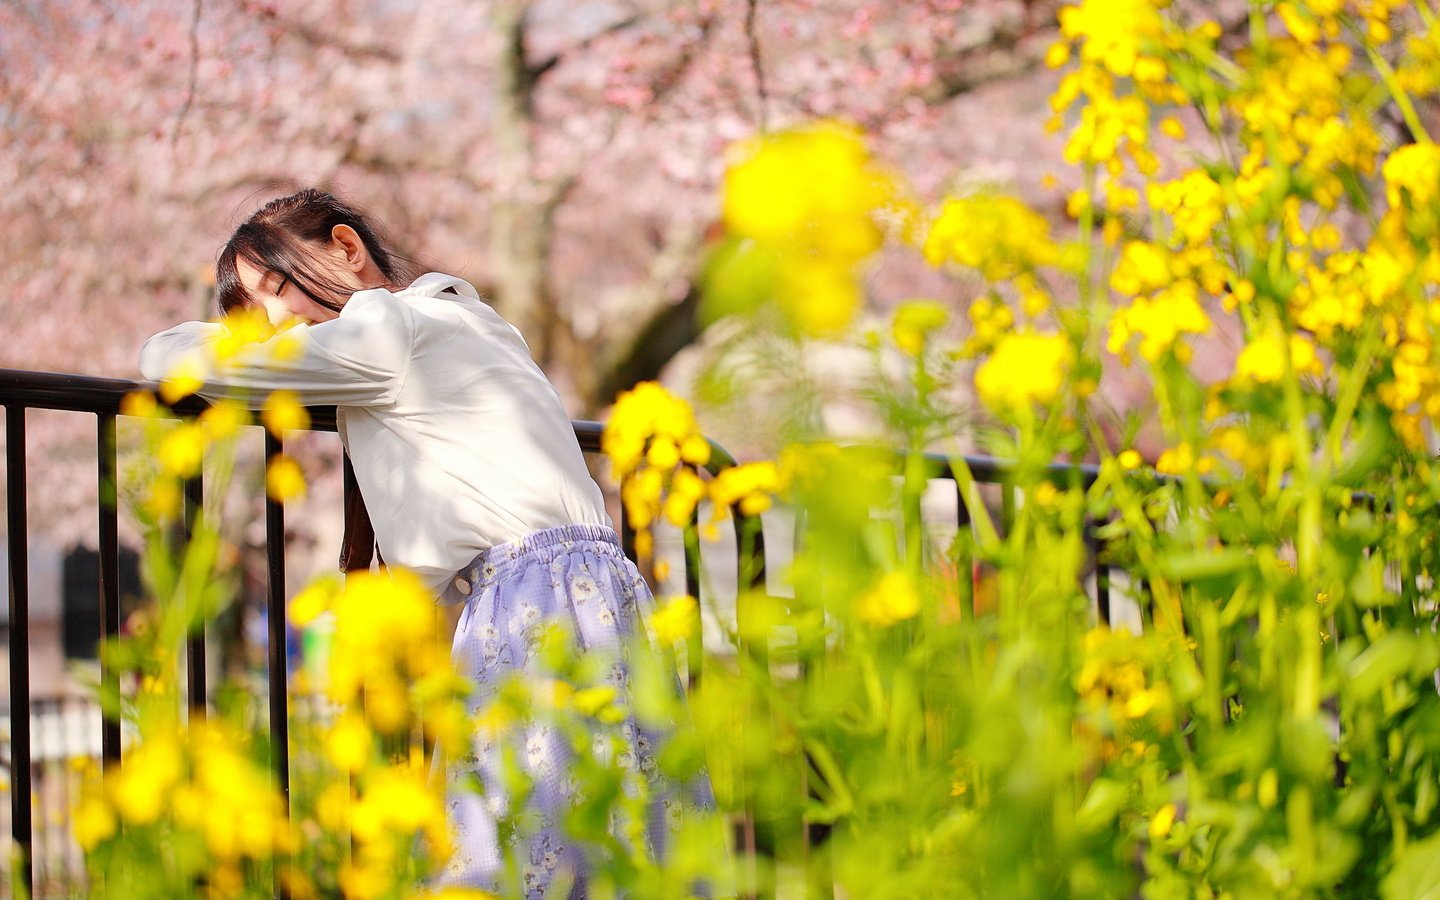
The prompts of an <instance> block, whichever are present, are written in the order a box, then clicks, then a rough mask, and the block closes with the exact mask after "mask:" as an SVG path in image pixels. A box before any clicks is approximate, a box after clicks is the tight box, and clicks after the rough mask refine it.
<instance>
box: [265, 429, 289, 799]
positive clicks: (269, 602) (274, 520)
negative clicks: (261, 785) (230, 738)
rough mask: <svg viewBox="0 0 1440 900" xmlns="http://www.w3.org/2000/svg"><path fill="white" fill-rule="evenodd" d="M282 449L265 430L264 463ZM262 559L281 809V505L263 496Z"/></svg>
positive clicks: (285, 769) (285, 791) (285, 739)
mask: <svg viewBox="0 0 1440 900" xmlns="http://www.w3.org/2000/svg"><path fill="white" fill-rule="evenodd" d="M283 450H284V445H283V444H282V443H281V441H280V439H279V438H277V437H276V436H275V435H274V434H272V433H271V432H270V431H269V430H268V429H267V430H266V432H265V460H266V464H267V465H268V464H269V463H271V462H273V461H274V460H275V457H276V456H278V455H279V454H280V453H281V452H282V451H283ZM265 559H266V562H267V563H268V569H269V579H268V584H267V586H266V605H265V609H266V614H267V615H266V617H267V620H268V623H269V627H270V634H269V638H270V640H269V645H270V646H269V656H268V661H269V665H268V666H267V667H266V669H267V677H268V684H269V694H270V736H271V740H272V741H273V742H274V744H273V748H272V750H271V754H272V757H273V763H274V766H275V780H276V784H277V785H278V786H279V788H280V796H281V798H282V799H283V801H284V803H285V809H286V810H287V811H288V810H289V809H290V728H289V718H288V717H289V703H288V699H289V696H288V695H289V690H288V688H289V685H288V684H287V680H288V679H287V677H286V676H287V672H286V659H285V649H286V648H285V507H284V506H283V505H282V504H281V503H280V502H279V501H278V500H276V499H275V498H273V497H271V496H269V495H268V494H267V495H266V497H265Z"/></svg>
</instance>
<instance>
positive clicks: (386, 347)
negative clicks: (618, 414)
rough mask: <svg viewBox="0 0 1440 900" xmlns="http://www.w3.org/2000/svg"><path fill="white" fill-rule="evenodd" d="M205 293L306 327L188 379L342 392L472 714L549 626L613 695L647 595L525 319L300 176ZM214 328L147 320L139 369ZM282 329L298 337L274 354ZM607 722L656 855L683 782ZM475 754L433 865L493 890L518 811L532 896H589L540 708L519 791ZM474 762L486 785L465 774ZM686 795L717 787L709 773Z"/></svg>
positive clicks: (369, 471)
mask: <svg viewBox="0 0 1440 900" xmlns="http://www.w3.org/2000/svg"><path fill="white" fill-rule="evenodd" d="M217 294H218V299H219V303H220V307H221V309H222V311H224V312H225V313H227V314H228V313H231V312H234V311H236V310H240V309H246V308H255V307H263V308H264V309H265V310H266V312H267V314H268V315H269V317H270V319H271V321H272V322H273V323H275V324H276V325H278V326H283V325H286V324H287V323H291V322H293V321H294V320H299V323H300V324H299V325H297V326H295V328H291V329H289V330H286V331H285V332H284V333H283V336H278V337H276V338H272V339H271V341H269V342H266V343H263V344H258V345H256V346H254V347H253V348H251V349H249V350H248V351H247V352H245V353H243V354H241V355H240V356H239V357H238V358H236V359H234V360H230V361H227V362H225V363H224V364H222V365H217V366H216V367H215V371H214V372H213V374H212V375H211V376H209V377H208V378H207V381H206V384H205V387H204V388H202V389H201V391H200V393H201V394H203V395H206V396H209V397H233V398H239V399H242V400H244V401H246V402H248V403H251V404H252V405H258V404H260V403H262V402H263V400H264V398H265V396H266V395H267V394H268V393H269V392H271V391H275V390H281V389H284V390H290V391H294V392H296V393H297V394H299V396H300V398H301V400H302V402H304V403H306V404H310V405H320V404H332V403H333V404H335V405H336V407H337V415H336V420H337V423H338V426H339V432H340V437H341V440H342V442H343V443H344V445H345V448H346V451H347V452H348V453H349V455H350V458H351V460H352V461H353V464H354V470H355V479H356V482H357V484H358V486H359V489H360V493H361V495H362V496H363V497H364V499H365V505H366V506H368V507H369V509H371V510H373V511H375V512H376V513H377V515H376V516H374V535H375V538H376V543H377V544H378V547H379V550H380V553H381V555H382V557H383V558H384V560H385V561H386V562H387V563H388V564H390V565H395V566H404V567H406V568H409V569H411V570H413V571H415V572H416V573H418V574H419V575H420V576H421V577H422V578H424V579H425V580H426V582H427V583H428V584H429V585H430V587H431V588H432V589H433V590H434V592H435V594H436V596H437V598H439V599H440V601H441V602H443V603H454V604H459V603H463V604H464V610H463V612H462V614H461V616H460V619H459V624H458V626H457V629H456V633H455V639H454V645H453V651H452V657H453V659H454V661H455V663H456V667H457V669H458V670H459V672H460V674H461V675H463V676H465V677H467V678H469V679H471V680H472V681H473V682H474V683H475V684H476V685H477V689H476V693H475V696H474V698H473V702H472V711H476V712H478V711H480V710H483V709H485V708H487V707H488V705H489V702H490V700H491V699H492V697H493V695H494V692H495V690H496V689H497V688H498V687H499V686H500V685H501V684H502V683H503V681H505V680H506V679H507V678H509V677H511V676H512V675H515V674H517V673H518V674H520V675H521V676H524V675H526V674H527V673H531V672H538V670H537V669H536V667H537V666H538V665H539V663H538V662H537V661H536V659H535V653H534V651H535V647H536V646H537V645H538V644H539V637H540V635H541V634H542V633H543V631H544V630H546V629H548V628H549V627H550V626H552V625H555V624H559V625H561V626H562V627H563V629H564V630H565V631H566V632H567V633H569V634H570V635H571V637H572V638H573V640H574V641H575V643H576V648H575V649H576V650H577V651H583V652H584V653H587V654H605V655H606V656H608V657H613V659H614V661H615V664H614V665H612V666H611V668H610V672H611V675H610V678H611V681H612V683H613V684H614V686H615V687H616V689H617V691H619V692H620V694H621V697H622V700H623V698H624V696H625V694H624V692H625V689H626V688H627V687H628V684H627V682H628V677H629V675H628V668H629V667H628V654H629V653H631V652H634V650H633V648H634V646H636V645H635V644H634V642H633V641H632V640H631V638H632V637H633V636H635V635H642V634H643V625H642V613H643V610H644V609H645V608H648V604H650V603H651V600H652V598H651V597H650V593H649V590H648V588H647V587H646V585H645V582H644V580H643V579H642V578H641V576H640V574H639V573H638V572H637V571H636V569H635V567H634V565H633V564H632V563H631V562H630V561H629V560H628V559H626V557H625V556H624V554H623V553H622V552H621V549H620V544H619V541H618V540H617V538H616V536H615V532H614V531H613V529H612V527H611V524H610V520H609V518H608V516H607V514H606V512H605V508H604V502H603V498H602V495H601V492H600V489H599V487H598V486H597V485H596V484H595V482H594V481H593V479H591V477H590V475H589V472H588V471H587V469H586V467H585V462H584V459H583V457H582V455H581V452H580V448H579V445H578V444H577V442H576V440H575V434H574V431H573V429H572V426H571V424H570V420H569V418H568V416H567V414H566V412H565V410H564V407H563V406H562V404H561V402H560V398H559V396H558V395H557V394H556V392H555V389H554V388H553V387H552V386H551V385H550V383H549V382H548V381H547V380H546V378H545V376H544V374H543V373H542V372H541V371H540V369H539V367H538V366H537V365H536V364H535V362H534V361H533V360H532V359H531V358H530V353H529V350H528V348H527V347H526V345H525V341H524V339H523V338H522V337H521V336H520V333H519V332H518V331H517V330H516V329H515V328H514V327H513V326H511V325H510V324H509V323H507V322H506V321H505V320H504V319H502V318H501V317H500V316H499V315H498V314H497V313H496V312H495V311H494V310H493V309H491V308H490V307H489V306H487V305H486V304H485V303H483V302H481V301H480V298H479V295H478V294H477V293H476V291H475V289H474V288H473V287H471V286H470V284H468V283H467V282H465V281H463V280H461V279H459V278H455V277H453V276H450V275H444V274H439V273H433V272H432V273H430V274H427V275H423V276H421V277H420V278H418V279H415V280H413V281H410V280H409V279H408V277H407V273H406V272H405V270H404V264H403V262H402V261H401V259H400V257H399V256H398V255H397V254H396V253H395V252H394V251H393V250H392V249H391V248H390V246H389V245H388V243H387V242H386V241H385V240H384V239H383V238H382V237H381V236H380V232H379V230H378V229H377V228H376V227H375V225H374V223H372V222H371V221H370V219H369V218H368V217H367V216H365V215H364V214H363V213H361V212H360V211H359V210H357V209H355V208H353V207H351V206H349V205H348V204H346V203H344V202H342V201H340V200H339V199H337V198H335V197H334V196H332V195H330V194H327V193H325V192H322V191H319V190H313V189H310V190H303V191H300V192H298V193H296V194H293V195H291V196H288V197H282V198H279V199H277V200H274V201H271V202H270V203H268V204H266V205H265V206H264V207H263V208H261V209H260V210H259V211H257V212H256V213H255V214H254V215H253V216H251V217H250V219H249V220H248V221H246V222H245V223H244V224H242V225H241V226H240V227H239V228H238V229H237V230H236V232H235V234H234V235H233V236H232V237H231V238H230V240H229V242H227V243H226V245H225V247H224V249H223V250H222V251H221V253H220V257H219V261H218V263H217ZM223 328H224V326H223V325H222V324H216V323H205V322H186V323H183V324H181V325H177V326H175V327H174V328H171V329H169V330H167V331H164V332H162V333H160V334H157V335H155V336H154V337H152V338H150V339H149V340H148V341H147V342H146V343H145V346H144V347H143V349H142V350H141V353H140V367H141V370H142V372H143V373H144V374H145V376H146V377H147V378H150V379H157V380H158V379H161V378H163V377H165V375H166V374H167V373H168V372H170V371H173V369H174V367H175V366H177V365H180V364H182V363H183V361H184V360H185V359H186V358H187V357H190V356H192V355H196V354H204V353H205V352H206V349H207V346H208V345H209V344H210V342H211V341H213V340H214V339H215V338H216V337H217V336H218V335H219V334H220V332H221V331H222V330H223ZM297 336H298V339H297ZM278 341H283V342H284V343H285V345H286V346H290V347H293V348H294V349H293V350H291V351H289V352H277V350H278V345H277V343H276V342H278ZM357 515H363V510H362V511H360V512H358V513H357V511H355V510H347V518H355V517H356V516H357ZM355 524H356V523H354V522H351V521H347V534H349V535H352V536H353V535H354V534H357V533H359V532H360V531H361V530H362V529H359V528H357V527H355ZM638 646H640V647H641V648H647V647H648V645H647V644H645V643H644V642H643V641H642V642H641V643H640V644H639V645H638ZM641 652H648V651H647V650H646V649H642V650H641ZM676 689H677V690H678V680H677V682H676ZM617 733H618V734H620V735H622V740H623V741H624V749H623V750H622V751H621V752H620V753H619V756H618V758H620V759H621V760H623V761H625V762H626V764H627V765H628V766H629V767H631V768H632V769H633V770H634V771H636V772H638V773H640V775H641V776H642V777H643V778H644V779H645V780H646V781H647V782H648V784H649V796H650V797H651V798H653V799H652V802H651V803H650V804H649V807H648V823H647V824H648V828H647V829H646V838H647V839H648V841H649V843H650V846H649V848H647V849H648V850H649V851H650V852H652V853H656V854H660V853H663V852H664V847H665V842H666V837H667V835H668V833H670V831H671V830H672V828H673V825H674V824H675V823H676V820H677V813H678V811H679V809H680V805H681V804H680V800H679V797H678V793H677V791H676V790H675V787H674V786H673V785H670V784H669V783H668V782H667V781H666V779H665V778H664V777H663V776H662V775H661V774H660V773H659V771H658V768H657V767H656V765H655V761H654V752H655V749H656V736H655V735H654V734H652V733H648V732H647V731H646V730H645V729H643V728H641V727H639V726H638V725H637V723H636V722H635V721H634V719H633V718H630V719H628V720H627V721H625V722H624V723H622V724H621V725H620V727H619V728H618V729H617ZM474 751H475V752H474V753H473V754H472V755H471V756H470V757H469V758H468V759H467V760H461V761H458V762H456V763H454V764H452V765H451V766H450V771H449V775H448V779H447V798H446V802H447V807H448V810H449V814H450V817H451V822H452V826H453V828H454V830H455V832H456V838H457V842H456V846H457V848H458V849H457V851H456V853H455V857H454V859H452V861H451V864H450V866H449V869H448V871H447V873H446V874H445V876H444V883H447V884H457V885H471V886H476V887H482V888H488V889H491V890H497V889H499V888H500V887H501V885H500V883H499V882H500V879H501V876H502V873H503V871H504V862H503V860H504V852H503V851H502V849H501V847H500V846H499V843H498V839H497V822H498V821H500V820H501V819H503V818H505V817H521V818H526V819H528V820H529V821H532V822H533V823H534V824H535V827H534V828H533V829H527V833H526V834H525V835H524V836H523V837H522V836H520V835H518V834H517V836H516V839H515V846H514V847H513V848H512V851H513V852H514V853H515V854H517V855H518V857H519V863H520V866H521V869H522V877H523V881H524V890H525V893H526V895H527V896H534V897H539V896H541V895H542V894H543V893H544V892H545V891H546V889H547V887H548V886H549V885H550V884H551V883H552V882H556V883H565V882H567V881H568V882H570V883H571V884H572V885H573V889H572V895H574V896H583V895H584V893H585V884H586V877H587V864H586V859H585V857H584V854H582V853H581V852H580V850H579V848H577V847H575V846H574V845H573V844H572V842H571V841H569V840H568V839H567V837H566V836H565V834H564V831H563V828H562V817H563V814H564V812H565V811H566V809H567V808H568V807H569V806H570V805H571V804H572V802H573V801H574V799H575V798H574V796H573V795H574V791H575V787H574V784H573V780H572V779H570V778H569V777H568V768H569V760H570V759H571V758H572V754H571V750H570V749H569V744H568V742H567V741H566V740H564V739H563V736H562V735H559V734H557V733H555V732H554V731H553V730H551V729H549V728H547V727H545V726H535V727H532V728H529V729H527V731H526V740H525V746H524V748H523V752H522V753H520V754H519V758H520V760H521V761H522V765H523V766H524V767H525V768H526V770H527V773H528V775H529V776H530V778H531V780H532V783H533V785H534V787H533V789H532V790H531V791H530V792H529V794H528V800H527V801H526V803H527V806H526V808H525V809H524V810H520V809H515V808H511V804H510V801H509V798H507V797H506V796H505V793H504V790H503V786H502V785H503V782H502V778H501V774H502V773H501V767H500V748H499V747H497V746H496V745H494V744H493V743H491V742H489V741H487V740H485V739H484V738H477V739H476V743H475V747H474ZM476 776H478V777H479V781H480V783H482V784H483V786H484V790H483V795H482V793H477V792H476V791H475V790H473V789H472V788H470V787H468V786H467V785H472V784H474V783H475V779H476ZM691 792H693V795H694V796H693V798H692V799H693V800H694V802H696V803H698V804H699V805H701V806H710V805H713V800H712V799H711V796H710V791H709V785H708V781H705V780H704V779H703V778H701V779H699V780H698V782H697V783H695V784H691V785H688V786H687V793H691ZM522 814H523V815H522Z"/></svg>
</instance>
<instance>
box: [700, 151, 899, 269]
mask: <svg viewBox="0 0 1440 900" xmlns="http://www.w3.org/2000/svg"><path fill="white" fill-rule="evenodd" d="M893 192H894V186H893V181H892V179H891V177H890V176H889V175H888V174H887V173H885V172H884V171H883V170H882V169H880V168H879V167H878V166H877V165H876V164H875V162H874V160H873V159H872V158H871V156H870V151H869V149H868V148H867V147H866V146H865V141H864V138H863V136H862V134H861V133H860V132H859V130H858V129H855V128H853V127H850V126H848V125H843V124H841V123H838V122H817V123H815V124H812V125H809V126H805V127H801V128H796V129H792V130H790V131H784V132H780V133H778V134H769V135H764V136H762V137H758V138H755V139H752V140H749V141H745V142H742V143H740V144H738V145H736V147H734V148H733V150H732V161H731V164H730V167H729V168H728V169H727V170H726V173H725V184H724V201H723V209H722V214H723V216H724V220H725V225H726V227H727V228H728V229H729V230H730V232H731V233H732V234H735V235H739V236H741V237H748V238H752V239H754V240H757V241H760V242H762V243H766V244H771V245H776V246H780V247H788V248H793V249H794V250H797V251H803V252H807V253H811V254H815V255H819V256H824V257H833V258H838V259H842V260H848V261H851V262H854V261H857V260H859V259H862V258H864V257H865V256H868V255H869V254H870V253H872V252H874V251H875V250H876V249H878V248H879V246H880V242H881V238H882V234H881V231H880V228H879V226H878V225H877V223H876V221H875V218H874V215H873V213H874V211H875V210H877V209H879V208H880V207H882V206H884V205H885V204H886V203H887V202H888V201H889V200H890V198H891V197H892V195H893Z"/></svg>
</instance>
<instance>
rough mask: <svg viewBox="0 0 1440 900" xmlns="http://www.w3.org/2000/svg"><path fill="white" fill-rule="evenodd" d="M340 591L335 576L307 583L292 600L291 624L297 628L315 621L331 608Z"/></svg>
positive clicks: (290, 608)
mask: <svg viewBox="0 0 1440 900" xmlns="http://www.w3.org/2000/svg"><path fill="white" fill-rule="evenodd" d="M339 591H340V584H339V579H338V578H335V577H322V578H317V579H315V580H314V581H312V582H311V583H310V584H308V585H306V586H305V589H304V590H302V591H301V592H300V593H298V594H296V595H295V598H294V599H293V600H291V601H290V607H289V615H290V624H292V625H294V626H295V627H296V628H304V627H305V626H306V625H309V624H310V623H311V622H313V621H315V619H316V618H317V617H319V615H320V614H321V613H323V612H324V611H325V610H327V609H329V608H330V606H331V604H332V603H333V602H334V598H335V596H336V594H338V593H339Z"/></svg>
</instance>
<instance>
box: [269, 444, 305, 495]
mask: <svg viewBox="0 0 1440 900" xmlns="http://www.w3.org/2000/svg"><path fill="white" fill-rule="evenodd" d="M265 493H267V494H269V495H270V498H271V499H273V500H279V501H280V502H281V503H284V502H287V501H290V500H296V499H299V498H301V497H304V496H305V472H304V471H303V470H302V469H301V468H300V464H299V463H297V462H296V461H295V460H294V459H293V458H291V457H289V456H286V455H285V454H283V453H281V454H277V455H275V456H274V457H273V458H271V460H270V463H269V465H267V466H266V467H265Z"/></svg>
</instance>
